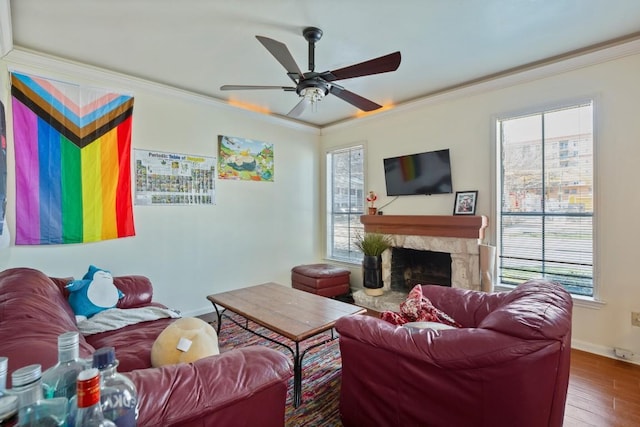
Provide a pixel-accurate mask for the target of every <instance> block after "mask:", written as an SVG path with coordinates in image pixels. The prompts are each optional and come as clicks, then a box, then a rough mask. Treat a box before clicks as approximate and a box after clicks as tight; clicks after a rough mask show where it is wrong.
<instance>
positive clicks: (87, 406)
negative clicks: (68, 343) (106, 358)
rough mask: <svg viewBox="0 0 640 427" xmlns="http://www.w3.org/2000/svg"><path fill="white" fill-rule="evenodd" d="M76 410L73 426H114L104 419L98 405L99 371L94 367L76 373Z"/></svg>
mask: <svg viewBox="0 0 640 427" xmlns="http://www.w3.org/2000/svg"><path fill="white" fill-rule="evenodd" d="M76 396H77V404H78V412H77V413H76V420H75V424H74V425H75V427H115V424H114V423H113V422H112V421H110V420H108V419H106V418H105V417H104V414H103V413H102V406H101V405H100V372H99V371H98V370H97V369H96V368H91V369H86V370H84V371H82V372H80V374H79V375H78V382H77V389H76Z"/></svg>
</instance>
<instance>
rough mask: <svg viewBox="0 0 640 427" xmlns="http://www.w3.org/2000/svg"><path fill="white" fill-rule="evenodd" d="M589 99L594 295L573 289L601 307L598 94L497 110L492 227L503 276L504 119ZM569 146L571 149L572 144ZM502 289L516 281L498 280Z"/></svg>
mask: <svg viewBox="0 0 640 427" xmlns="http://www.w3.org/2000/svg"><path fill="white" fill-rule="evenodd" d="M587 103H591V108H592V111H591V114H592V156H593V160H592V171H591V173H592V193H593V212H592V217H591V218H592V224H591V229H592V242H591V254H592V285H593V295H592V296H585V295H580V294H574V293H571V296H572V298H573V299H574V302H576V303H578V304H580V305H583V306H585V307H589V308H600V307H601V306H602V304H604V302H603V301H602V300H601V299H600V287H599V283H600V280H599V269H598V264H599V263H598V256H597V255H598V253H597V247H598V245H597V238H598V232H597V231H598V211H599V209H598V200H599V198H598V173H597V172H598V157H599V153H598V151H599V144H598V141H599V139H600V138H599V125H598V122H599V114H598V105H599V104H600V102H599V97H598V96H597V95H593V96H585V97H579V98H574V99H570V100H564V101H560V102H555V103H548V104H540V105H537V106H532V107H526V108H522V109H518V110H512V111H508V112H503V113H500V114H496V115H494V116H493V118H492V128H491V137H492V144H491V150H490V151H491V162H490V163H491V171H492V173H491V181H492V182H491V188H492V189H493V191H492V192H491V206H492V208H491V210H492V216H493V218H495V221H493V222H494V224H493V226H492V227H491V228H492V230H491V231H492V232H491V236H492V241H493V244H494V245H495V246H496V257H497V259H496V271H497V272H498V274H497V275H496V277H500V274H499V268H500V260H499V257H500V255H501V249H502V248H501V246H500V239H501V238H502V237H501V235H500V230H501V226H502V224H501V212H502V206H501V203H502V188H501V187H502V176H501V173H502V171H501V167H502V165H501V144H502V140H501V134H500V122H501V121H504V120H508V119H515V118H518V117H523V116H528V115H536V114H544V113H550V112H553V111H557V110H562V109H567V108H572V107H579V106H580V105H584V104H587ZM568 149H571V147H569V148H568ZM495 286H496V288H497V289H498V290H510V289H513V288H515V286H516V285H513V284H507V283H501V282H498V283H496V284H495Z"/></svg>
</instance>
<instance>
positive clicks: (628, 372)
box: [564, 349, 640, 427]
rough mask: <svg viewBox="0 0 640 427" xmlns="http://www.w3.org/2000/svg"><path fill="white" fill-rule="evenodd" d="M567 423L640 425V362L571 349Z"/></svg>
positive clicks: (569, 425) (574, 425)
mask: <svg viewBox="0 0 640 427" xmlns="http://www.w3.org/2000/svg"><path fill="white" fill-rule="evenodd" d="M564 425H565V427H578V426H580V427H584V426H597V427H632V426H633V427H636V426H640V366H638V365H634V364H632V363H627V362H623V361H619V360H615V359H610V358H607V357H603V356H598V355H595V354H592V353H587V352H584V351H580V350H575V349H574V350H572V351H571V376H570V377H569V392H568V394H567V405H566V407H565V415H564Z"/></svg>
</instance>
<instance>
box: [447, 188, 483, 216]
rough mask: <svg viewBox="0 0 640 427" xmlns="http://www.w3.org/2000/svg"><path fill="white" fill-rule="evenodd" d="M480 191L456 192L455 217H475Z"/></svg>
mask: <svg viewBox="0 0 640 427" xmlns="http://www.w3.org/2000/svg"><path fill="white" fill-rule="evenodd" d="M477 201H478V191H477V190H475V191H456V203H455V205H454V207H453V214H454V215H475V214H476V202H477Z"/></svg>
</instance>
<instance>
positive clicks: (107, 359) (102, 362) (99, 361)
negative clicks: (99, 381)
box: [93, 347, 116, 369]
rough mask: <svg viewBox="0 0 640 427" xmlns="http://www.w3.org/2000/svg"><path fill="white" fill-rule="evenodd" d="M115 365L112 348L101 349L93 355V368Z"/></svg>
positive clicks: (114, 351) (114, 353)
mask: <svg viewBox="0 0 640 427" xmlns="http://www.w3.org/2000/svg"><path fill="white" fill-rule="evenodd" d="M115 364H116V350H115V349H114V348H113V347H102V348H99V349H98V350H96V352H95V353H93V367H94V368H98V369H104V368H108V367H109V366H112V365H115Z"/></svg>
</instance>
